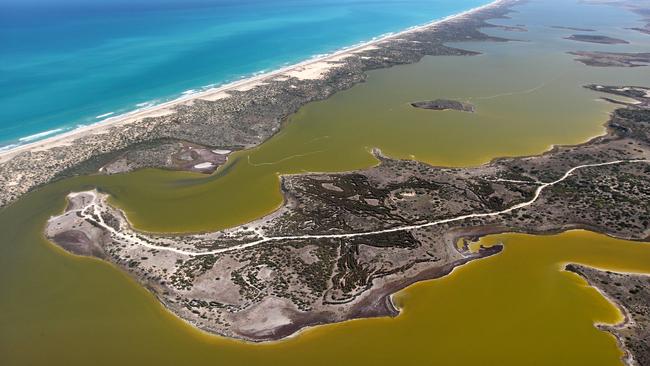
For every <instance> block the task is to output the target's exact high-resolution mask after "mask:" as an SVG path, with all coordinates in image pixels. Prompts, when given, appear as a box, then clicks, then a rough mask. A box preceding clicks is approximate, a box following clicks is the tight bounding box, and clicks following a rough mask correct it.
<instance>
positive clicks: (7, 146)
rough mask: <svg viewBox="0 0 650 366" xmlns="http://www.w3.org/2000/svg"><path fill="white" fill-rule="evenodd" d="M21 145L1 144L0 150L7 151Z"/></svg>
mask: <svg viewBox="0 0 650 366" xmlns="http://www.w3.org/2000/svg"><path fill="white" fill-rule="evenodd" d="M18 146H20V145H18V144H11V145H5V146H0V151H6V150H11V149H13V148H14V147H18Z"/></svg>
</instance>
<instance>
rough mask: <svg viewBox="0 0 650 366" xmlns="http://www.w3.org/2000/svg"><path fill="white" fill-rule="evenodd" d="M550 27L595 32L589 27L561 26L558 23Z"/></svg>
mask: <svg viewBox="0 0 650 366" xmlns="http://www.w3.org/2000/svg"><path fill="white" fill-rule="evenodd" d="M551 28H554V29H562V30H571V31H576V32H595V31H596V30H595V29H590V28H576V27H563V26H560V25H554V26H552V27H551Z"/></svg>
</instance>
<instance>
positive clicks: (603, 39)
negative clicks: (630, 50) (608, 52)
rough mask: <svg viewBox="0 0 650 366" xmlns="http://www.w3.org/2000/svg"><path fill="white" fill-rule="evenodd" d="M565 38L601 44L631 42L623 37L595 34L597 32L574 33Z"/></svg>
mask: <svg viewBox="0 0 650 366" xmlns="http://www.w3.org/2000/svg"><path fill="white" fill-rule="evenodd" d="M564 39H568V40H571V41H577V42H587V43H599V44H629V43H630V42H628V41H626V40H623V39H619V38H612V37H607V36H602V35H595V34H573V35H571V36H568V37H564Z"/></svg>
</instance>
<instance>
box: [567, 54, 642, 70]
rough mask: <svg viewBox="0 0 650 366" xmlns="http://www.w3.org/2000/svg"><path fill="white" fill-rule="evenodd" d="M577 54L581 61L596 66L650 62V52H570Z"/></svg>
mask: <svg viewBox="0 0 650 366" xmlns="http://www.w3.org/2000/svg"><path fill="white" fill-rule="evenodd" d="M568 53H569V54H570V55H574V56H577V57H576V58H575V60H576V61H579V62H581V63H583V64H585V65H587V66H595V67H639V66H648V64H650V53H645V52H641V53H629V52H628V53H626V52H591V51H575V52H568Z"/></svg>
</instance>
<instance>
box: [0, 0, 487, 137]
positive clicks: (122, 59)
mask: <svg viewBox="0 0 650 366" xmlns="http://www.w3.org/2000/svg"><path fill="white" fill-rule="evenodd" d="M488 2H490V0H388V1H377V0H239V1H237V0H199V1H192V0H189V1H181V0H156V1H154V0H135V1H129V2H126V1H123V0H113V1H109V0H4V1H0V149H7V148H10V147H12V146H15V145H19V144H24V143H28V142H32V141H35V140H38V139H41V138H45V137H48V136H51V135H54V134H56V133H61V132H64V131H68V130H71V129H74V128H76V127H78V126H80V125H87V124H91V123H98V122H100V121H101V120H103V119H105V118H107V117H110V116H115V115H119V114H121V113H125V112H128V111H132V110H135V109H138V108H143V107H146V106H149V105H151V104H157V103H161V102H164V101H167V100H170V99H175V98H177V97H179V96H181V95H182V94H183V93H191V92H193V91H198V90H201V89H202V88H206V87H209V86H215V85H220V84H224V83H227V82H232V81H235V80H238V79H240V78H243V77H247V76H251V75H253V74H255V73H260V72H264V71H271V70H273V69H277V68H280V67H283V66H287V65H290V64H293V63H297V62H300V61H303V60H306V59H309V58H311V57H315V56H317V55H322V54H326V53H331V52H334V51H336V50H338V49H341V48H343V47H347V46H352V45H354V44H357V43H359V42H363V41H368V40H371V39H372V38H374V37H378V36H381V35H384V34H386V33H390V32H397V31H400V30H403V29H405V28H408V27H411V26H415V25H420V24H423V23H426V22H429V21H431V20H434V19H439V18H443V17H445V16H448V15H451V14H455V13H458V12H461V11H464V10H467V9H470V8H474V7H476V6H480V5H483V4H485V3H488Z"/></svg>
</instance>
